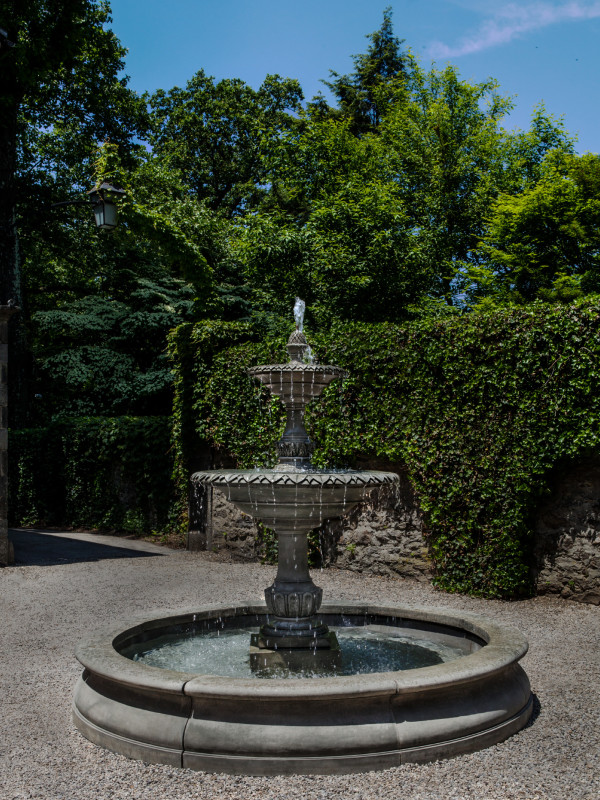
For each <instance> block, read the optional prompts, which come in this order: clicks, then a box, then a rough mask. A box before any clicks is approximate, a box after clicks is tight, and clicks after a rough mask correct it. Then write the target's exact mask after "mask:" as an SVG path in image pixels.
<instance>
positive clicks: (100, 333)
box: [33, 267, 193, 420]
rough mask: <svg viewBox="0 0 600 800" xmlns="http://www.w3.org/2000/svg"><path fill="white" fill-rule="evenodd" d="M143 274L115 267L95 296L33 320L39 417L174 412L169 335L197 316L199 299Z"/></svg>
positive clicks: (170, 281) (160, 275) (156, 274)
mask: <svg viewBox="0 0 600 800" xmlns="http://www.w3.org/2000/svg"><path fill="white" fill-rule="evenodd" d="M140 272H141V270H140V269H139V267H138V274H137V275H136V274H134V273H133V272H131V271H130V270H128V269H122V270H118V269H115V270H114V272H111V274H110V275H109V276H106V277H105V279H100V278H99V279H98V286H97V287H96V293H95V294H88V295H86V296H84V297H82V298H81V299H78V300H73V301H71V302H67V303H64V304H62V305H61V306H60V307H59V308H56V309H51V310H46V311H38V312H37V313H36V314H35V315H34V319H33V332H34V348H35V353H36V356H37V370H36V373H37V374H36V382H35V384H34V386H35V392H36V395H37V399H36V403H35V406H34V411H35V417H36V419H38V420H43V419H46V420H47V419H49V418H56V417H57V416H61V415H65V414H66V415H83V414H124V413H125V414H157V413H158V414H161V413H162V414H168V413H169V412H170V408H171V385H172V375H171V370H170V365H169V363H168V360H167V356H166V353H165V352H164V351H165V348H166V336H167V331H168V330H169V329H170V328H173V327H174V326H175V325H177V324H178V323H180V322H181V320H182V319H186V318H187V319H190V318H192V312H193V293H192V290H191V289H190V287H189V286H187V285H186V284H184V283H183V282H182V281H178V280H176V279H175V278H171V277H169V276H168V275H166V274H164V272H162V270H156V269H155V270H154V271H153V270H152V269H149V268H146V270H145V272H146V275H145V276H144V277H142V275H140V274H139V273H140Z"/></svg>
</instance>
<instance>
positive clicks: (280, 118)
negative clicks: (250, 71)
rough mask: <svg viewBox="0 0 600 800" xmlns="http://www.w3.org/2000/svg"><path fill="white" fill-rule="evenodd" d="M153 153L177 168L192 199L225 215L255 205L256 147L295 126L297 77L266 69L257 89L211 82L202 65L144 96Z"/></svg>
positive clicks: (260, 172)
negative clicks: (182, 83) (181, 81)
mask: <svg viewBox="0 0 600 800" xmlns="http://www.w3.org/2000/svg"><path fill="white" fill-rule="evenodd" d="M148 99H149V103H150V107H151V119H152V133H151V136H150V141H151V144H152V148H153V152H154V155H155V156H156V157H157V158H159V159H160V160H161V161H162V162H163V163H165V164H166V165H168V167H169V168H170V169H173V170H176V171H177V172H178V173H179V174H180V177H181V179H182V180H183V182H184V183H185V184H186V185H187V186H188V188H189V191H190V194H192V195H193V196H194V197H195V198H196V199H197V200H204V201H206V203H207V205H208V207H209V208H211V209H212V210H213V211H219V212H220V213H222V214H224V215H225V216H227V217H231V216H234V215H236V214H240V213H244V211H246V210H247V209H248V208H249V207H252V206H253V205H255V203H256V201H257V200H258V198H260V197H261V196H262V194H264V191H262V192H261V188H262V185H263V184H264V181H265V174H264V167H263V160H262V149H264V147H265V146H266V145H267V144H268V142H269V140H273V139H276V138H277V136H278V135H279V134H280V132H281V130H282V129H285V128H287V127H289V126H291V125H293V124H294V118H293V116H291V112H297V111H298V110H299V108H300V101H301V100H302V91H301V89H300V85H299V84H298V82H297V81H295V80H290V79H287V78H286V79H282V78H280V77H279V76H278V75H269V76H267V78H266V79H265V81H264V82H263V84H262V85H261V86H260V88H259V89H258V90H254V89H252V87H250V86H248V85H247V84H246V83H244V82H243V81H242V80H239V79H225V80H222V81H219V82H218V83H216V82H215V80H214V78H212V77H210V76H208V75H206V74H205V72H204V71H203V70H200V71H199V72H197V73H196V75H194V77H193V78H192V79H191V80H190V81H188V83H187V85H186V87H185V88H184V89H181V88H179V87H175V88H174V89H171V90H170V91H169V92H165V91H163V90H160V91H158V92H156V93H155V94H154V95H152V96H151V97H149V98H148Z"/></svg>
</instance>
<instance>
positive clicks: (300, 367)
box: [246, 361, 348, 377]
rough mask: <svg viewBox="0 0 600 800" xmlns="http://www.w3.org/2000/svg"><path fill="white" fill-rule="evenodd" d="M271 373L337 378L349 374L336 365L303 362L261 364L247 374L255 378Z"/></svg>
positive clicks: (248, 369)
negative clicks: (317, 374)
mask: <svg viewBox="0 0 600 800" xmlns="http://www.w3.org/2000/svg"><path fill="white" fill-rule="evenodd" d="M271 372H309V373H310V372H312V373H325V374H327V375H335V376H337V377H344V376H346V375H347V374H348V373H347V371H346V370H345V369H342V368H341V367H336V366H335V364H307V363H305V362H303V361H288V362H287V363H286V364H261V365H259V366H257V367H248V368H247V370H246V373H247V374H248V375H251V376H253V377H256V375H268V374H269V373H271Z"/></svg>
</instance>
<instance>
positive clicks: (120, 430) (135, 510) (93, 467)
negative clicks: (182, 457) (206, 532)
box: [9, 417, 180, 533]
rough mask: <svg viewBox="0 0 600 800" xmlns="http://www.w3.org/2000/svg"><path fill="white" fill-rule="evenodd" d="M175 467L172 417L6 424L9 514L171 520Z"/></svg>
mask: <svg viewBox="0 0 600 800" xmlns="http://www.w3.org/2000/svg"><path fill="white" fill-rule="evenodd" d="M172 471H173V458H172V452H171V418H170V417H75V418H67V419H62V420H60V421H59V422H55V423H53V424H52V425H51V426H49V427H47V428H33V429H27V430H15V431H10V438H9V486H10V489H9V514H10V518H11V522H12V524H14V525H50V526H54V525H65V526H74V527H86V528H101V529H116V530H123V531H131V532H134V533H141V532H149V531H158V530H165V529H167V528H173V527H174V526H175V525H176V517H177V513H178V511H180V509H179V507H178V504H177V501H176V496H175V492H174V486H173V482H172Z"/></svg>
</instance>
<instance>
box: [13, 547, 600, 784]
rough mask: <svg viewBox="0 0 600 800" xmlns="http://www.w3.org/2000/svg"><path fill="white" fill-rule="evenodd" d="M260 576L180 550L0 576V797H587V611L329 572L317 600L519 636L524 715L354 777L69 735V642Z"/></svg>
mask: <svg viewBox="0 0 600 800" xmlns="http://www.w3.org/2000/svg"><path fill="white" fill-rule="evenodd" d="M273 573H274V570H273V568H271V567H264V566H259V565H256V564H250V565H245V564H238V563H226V562H223V561H219V560H217V559H216V558H215V557H214V556H212V555H211V554H192V553H186V552H176V553H174V554H171V555H169V556H168V557H164V558H162V557H154V558H139V557H138V558H131V559H129V558H123V559H114V560H108V559H107V560H103V561H95V562H82V563H74V564H64V565H57V566H40V567H37V566H35V567H11V568H7V569H4V570H0V659H1V661H0V664H1V669H0V703H1V704H0V800H24V799H25V798H27V800H30V799H32V798H36V800H38V799H39V800H58V799H59V798H60V799H61V800H63V799H64V800H104V798H106V800H109V798H110V800H125V799H126V800H137V798H139V799H140V800H142V798H143V800H163V799H164V800H188V798H232V800H238V798H239V799H240V800H241V799H242V798H256V799H257V800H259V799H260V800H271V799H272V800H288V798H289V800H322V799H325V798H344V799H347V798H364V799H365V800H369V798H382V799H383V798H386V800H396V798H397V800H513V799H514V800H600V647H599V644H600V609H599V608H598V607H595V606H586V605H580V604H577V603H570V602H567V601H561V600H559V599H556V598H543V597H542V598H536V599H534V600H528V601H523V602H515V603H504V602H499V601H485V600H477V599H473V598H468V597H463V596H457V595H446V594H442V593H440V592H436V591H434V590H433V589H432V588H431V587H430V586H428V585H423V584H419V583H415V582H410V581H405V580H400V579H398V580H394V579H391V578H377V577H368V576H365V575H360V574H354V573H349V572H342V571H338V570H334V569H331V570H327V571H324V572H317V573H316V574H315V575H314V577H315V581H316V583H317V584H319V585H320V586H322V587H323V589H324V595H325V597H326V600H327V601H328V602H333V601H346V602H347V601H350V600H361V601H364V602H374V603H377V604H382V605H383V604H390V605H393V604H406V605H415V606H419V605H422V606H439V607H447V608H453V609H462V610H466V611H474V612H477V613H480V614H485V615H487V616H489V617H490V618H492V619H494V620H497V621H498V622H501V623H506V624H510V625H515V626H516V627H518V628H519V629H520V630H521V631H522V632H523V633H524V634H525V636H526V637H527V638H528V640H529V645H530V650H529V653H528V654H527V656H526V657H525V658H524V659H523V661H522V664H523V666H524V668H525V670H526V671H527V673H528V675H529V678H530V681H531V685H532V689H533V691H534V693H535V695H536V713H535V715H534V719H533V721H532V722H531V723H530V724H529V725H528V726H527V727H526V728H525V729H524V730H522V731H521V732H520V733H518V734H516V735H515V736H513V737H511V738H510V739H508V740H507V741H505V742H502V743H500V744H498V745H495V746H493V747H490V748H489V749H487V750H483V751H481V752H478V753H474V754H472V755H466V756H461V757H458V758H455V759H452V760H449V761H443V762H436V763H432V764H422V765H406V766H402V767H397V768H393V769H388V770H384V771H380V772H371V773H365V774H362V775H361V774H359V775H347V776H344V775H341V776H333V777H323V776H314V777H313V776H292V777H272V778H253V777H232V776H228V775H220V774H218V775H211V774H206V773H202V772H192V771H189V770H183V769H175V768H172V767H165V766H158V765H147V764H143V763H141V762H137V761H130V760H128V759H127V758H125V757H123V756H119V755H114V754H113V753H109V752H108V751H105V750H103V749H101V748H99V747H96V746H95V745H93V744H91V743H89V742H88V741H87V740H86V739H84V738H83V737H82V736H81V735H80V734H79V733H78V732H77V731H76V730H75V728H74V727H73V724H72V722H71V697H72V693H73V687H74V685H75V682H76V680H77V677H78V675H79V673H80V667H79V665H78V663H77V661H76V660H75V658H74V656H73V652H74V650H75V646H76V644H77V642H78V640H79V639H81V638H84V637H86V636H87V635H88V634H89V633H90V632H92V631H94V629H96V628H98V627H102V626H105V625H106V624H109V623H112V622H114V621H118V620H120V619H122V618H124V619H131V618H132V617H136V616H138V617H140V618H141V617H150V616H162V615H166V614H169V613H173V612H176V611H178V610H180V609H190V608H192V607H193V606H196V605H197V606H200V605H202V604H207V603H220V602H222V603H224V604H228V605H229V604H231V603H238V602H244V601H246V600H252V601H255V602H256V601H260V600H261V598H262V590H263V588H264V587H265V586H266V585H267V584H268V583H270V581H271V580H272V577H273Z"/></svg>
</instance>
